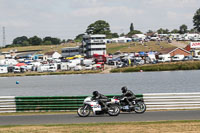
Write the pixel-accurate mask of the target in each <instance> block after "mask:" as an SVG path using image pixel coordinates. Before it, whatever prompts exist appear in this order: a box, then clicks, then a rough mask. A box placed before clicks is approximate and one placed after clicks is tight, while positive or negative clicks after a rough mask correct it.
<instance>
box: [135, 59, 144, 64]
mask: <svg viewBox="0 0 200 133" xmlns="http://www.w3.org/2000/svg"><path fill="white" fill-rule="evenodd" d="M144 63H145V62H144V60H138V59H136V60H135V61H134V64H135V65H144Z"/></svg>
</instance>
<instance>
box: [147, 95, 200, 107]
mask: <svg viewBox="0 0 200 133" xmlns="http://www.w3.org/2000/svg"><path fill="white" fill-rule="evenodd" d="M143 98H144V101H145V103H146V105H147V110H174V109H200V92H195V93H151V94H143Z"/></svg>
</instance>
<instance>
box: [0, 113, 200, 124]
mask: <svg viewBox="0 0 200 133" xmlns="http://www.w3.org/2000/svg"><path fill="white" fill-rule="evenodd" d="M163 120H200V110H190V111H155V112H145V113H144V114H136V113H121V114H120V115H119V116H115V117H111V116H108V115H100V116H89V117H85V118H82V117H79V116H77V114H51V115H20V116H19V115H17V116H8V115H6V116H0V125H35V124H73V123H100V122H134V121H163Z"/></svg>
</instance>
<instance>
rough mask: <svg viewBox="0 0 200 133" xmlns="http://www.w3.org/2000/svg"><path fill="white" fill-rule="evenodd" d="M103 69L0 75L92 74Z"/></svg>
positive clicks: (7, 75)
mask: <svg viewBox="0 0 200 133" xmlns="http://www.w3.org/2000/svg"><path fill="white" fill-rule="evenodd" d="M100 72H101V70H82V71H59V72H43V73H39V72H25V73H6V74H0V77H13V76H42V75H66V74H92V73H100Z"/></svg>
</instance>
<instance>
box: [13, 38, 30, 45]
mask: <svg viewBox="0 0 200 133" xmlns="http://www.w3.org/2000/svg"><path fill="white" fill-rule="evenodd" d="M24 41H28V38H27V37H26V36H21V37H17V38H15V39H14V40H13V44H21V45H23V42H24Z"/></svg>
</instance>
